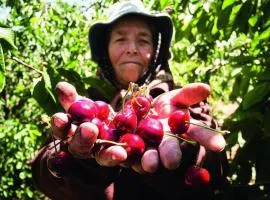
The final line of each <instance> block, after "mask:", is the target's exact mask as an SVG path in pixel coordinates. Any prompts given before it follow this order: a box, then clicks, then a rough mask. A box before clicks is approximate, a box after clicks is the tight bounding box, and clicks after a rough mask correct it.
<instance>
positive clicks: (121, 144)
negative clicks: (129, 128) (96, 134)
mask: <svg viewBox="0 0 270 200" xmlns="http://www.w3.org/2000/svg"><path fill="white" fill-rule="evenodd" d="M95 143H96V144H113V145H118V146H127V143H126V142H124V143H121V142H114V141H111V140H102V139H97V140H96V142H95Z"/></svg>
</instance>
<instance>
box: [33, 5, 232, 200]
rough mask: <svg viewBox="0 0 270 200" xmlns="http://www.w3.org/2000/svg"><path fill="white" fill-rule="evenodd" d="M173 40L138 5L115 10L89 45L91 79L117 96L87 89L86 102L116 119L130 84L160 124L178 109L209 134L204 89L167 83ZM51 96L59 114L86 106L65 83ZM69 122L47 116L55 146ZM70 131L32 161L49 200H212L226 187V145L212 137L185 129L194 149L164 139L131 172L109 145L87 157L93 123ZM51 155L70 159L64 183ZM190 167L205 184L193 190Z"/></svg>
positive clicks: (166, 26)
mask: <svg viewBox="0 0 270 200" xmlns="http://www.w3.org/2000/svg"><path fill="white" fill-rule="evenodd" d="M172 32H173V25H172V21H171V19H170V17H169V16H168V15H167V14H166V13H155V14H151V13H150V12H149V11H148V10H147V9H146V8H145V7H144V6H143V4H142V2H141V1H124V2H121V3H117V4H115V5H113V6H112V8H111V9H110V12H109V13H108V20H107V21H99V22H97V23H95V24H94V25H93V26H92V27H91V28H90V30H89V43H90V47H91V54H92V59H93V60H94V61H95V62H97V64H98V65H99V70H98V73H97V76H98V77H100V78H101V79H104V81H107V82H109V83H111V85H112V86H113V87H115V88H116V90H117V93H116V94H115V96H114V98H112V99H108V98H106V97H105V96H104V95H103V94H102V93H100V92H99V91H98V90H97V89H95V87H94V86H93V87H91V88H90V89H89V98H90V99H92V100H102V101H105V102H107V103H108V104H110V105H111V106H112V108H113V109H114V110H115V111H118V110H119V109H120V108H121V105H122V103H123V102H122V100H123V98H124V96H125V94H126V91H127V89H128V88H129V86H130V83H136V84H137V85H138V86H142V85H145V86H146V87H147V88H148V89H149V94H150V95H151V96H152V97H153V98H154V100H153V102H154V104H153V105H154V108H153V109H155V112H156V113H157V114H158V115H159V117H160V119H161V121H163V122H164V121H166V120H168V116H169V114H170V113H172V112H173V111H175V110H180V109H184V110H186V111H187V110H188V112H189V113H190V116H191V117H192V120H195V121H197V123H201V124H208V125H209V126H211V127H213V128H215V123H214V121H213V119H212V118H211V116H210V115H209V108H208V106H207V104H206V103H205V100H206V98H207V97H208V95H209V94H210V88H209V86H208V85H206V84H200V83H193V84H188V85H187V86H185V87H183V88H176V87H175V85H174V83H173V79H172V76H171V72H170V70H169V65H168V60H169V58H170V51H169V47H170V42H171V38H172ZM56 91H57V94H58V99H59V102H60V103H61V105H62V106H63V108H64V109H65V111H68V109H69V107H70V106H71V104H72V103H74V102H75V101H77V100H80V99H86V97H82V96H80V95H79V94H78V93H77V91H76V89H75V88H74V87H73V86H72V85H70V84H69V83H66V82H60V83H58V84H57V86H56ZM68 121H69V117H68V115H67V114H66V113H56V114H55V115H53V116H52V134H53V135H54V136H55V137H56V138H61V135H66V131H67V130H66V127H67V124H68ZM69 131H71V132H73V134H74V133H75V134H74V136H73V137H72V138H71V139H70V140H68V142H66V143H58V142H55V141H54V142H51V143H48V144H47V145H46V146H44V147H43V148H42V149H40V151H39V152H38V154H37V156H36V157H35V159H34V160H33V178H34V181H35V183H36V185H37V187H38V188H39V189H40V190H41V191H42V192H43V193H44V194H45V195H47V196H48V197H50V198H51V199H97V200H101V199H116V200H118V199H125V200H126V199H128V200H131V199H134V200H135V199H136V200H140V199H150V198H151V199H163V200H164V199H187V198H191V199H193V198H199V199H211V198H213V197H214V194H215V192H216V191H217V190H218V189H219V188H220V187H222V186H223V185H224V183H225V182H226V177H225V176H226V167H227V160H226V156H225V154H224V152H223V151H222V150H223V149H224V146H225V140H224V138H223V137H222V136H221V135H220V134H216V133H215V132H214V131H213V130H209V129H205V128H203V127H200V126H196V125H192V124H191V125H190V127H189V129H188V131H187V135H189V137H190V138H191V139H193V140H196V141H197V142H198V145H195V146H194V145H192V144H190V143H188V142H182V141H180V140H178V139H177V138H175V137H171V136H164V137H163V139H162V141H161V143H160V145H159V146H158V147H151V148H147V149H146V150H145V152H144V154H143V155H142V158H141V159H140V160H139V161H138V162H135V163H129V164H127V162H126V159H127V151H126V149H125V148H124V147H123V146H118V145H112V146H110V147H108V148H105V149H103V150H102V151H99V152H97V153H95V156H93V153H92V152H93V151H94V149H95V145H94V144H95V142H96V141H97V138H98V134H99V131H98V128H97V126H96V125H95V124H94V123H91V122H84V123H81V124H80V125H79V126H78V127H76V128H75V129H72V130H69ZM52 146H53V148H52ZM57 149H65V150H66V151H68V152H69V153H70V154H71V155H72V169H70V170H69V171H68V172H67V173H65V174H64V175H63V176H59V175H58V174H56V173H54V169H53V167H52V166H51V165H48V159H49V158H50V157H51V155H54V153H55V151H56V150H57ZM190 166H200V167H203V168H204V169H206V170H207V171H208V172H209V173H210V177H211V178H210V182H209V183H206V184H204V185H201V186H200V187H191V186H190V184H189V183H187V181H186V180H185V174H186V172H187V170H188V169H189V167H190Z"/></svg>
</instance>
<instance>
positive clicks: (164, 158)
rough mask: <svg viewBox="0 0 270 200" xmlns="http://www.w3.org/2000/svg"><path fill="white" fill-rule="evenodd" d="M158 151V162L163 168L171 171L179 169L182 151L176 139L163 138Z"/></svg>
mask: <svg viewBox="0 0 270 200" xmlns="http://www.w3.org/2000/svg"><path fill="white" fill-rule="evenodd" d="M158 150H159V156H160V160H161V162H162V164H163V166H164V167H165V168H167V169H169V170H173V169H176V168H177V167H179V165H180V163H181V159H182V151H181V149H180V143H179V140H178V139H177V138H174V137H170V136H164V138H163V140H162V142H161V143H160V145H159V148H158Z"/></svg>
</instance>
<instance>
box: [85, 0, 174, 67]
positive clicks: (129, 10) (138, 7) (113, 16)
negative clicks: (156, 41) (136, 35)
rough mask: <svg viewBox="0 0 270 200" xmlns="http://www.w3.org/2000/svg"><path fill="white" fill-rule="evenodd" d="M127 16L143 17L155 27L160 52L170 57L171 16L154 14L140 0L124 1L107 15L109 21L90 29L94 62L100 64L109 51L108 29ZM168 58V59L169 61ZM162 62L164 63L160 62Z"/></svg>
mask: <svg viewBox="0 0 270 200" xmlns="http://www.w3.org/2000/svg"><path fill="white" fill-rule="evenodd" d="M127 15H139V16H143V17H144V18H145V19H146V20H148V19H149V22H150V23H151V24H153V25H154V26H155V29H156V30H157V31H158V33H159V34H160V47H159V48H160V52H163V53H165V54H167V55H163V56H165V58H166V57H167V56H168V57H169V55H168V54H169V52H168V51H169V47H170V42H171V38H172V33H173V25H172V21H171V18H170V16H169V15H168V14H167V13H165V12H153V13H151V11H149V10H148V9H147V8H145V7H144V5H143V3H142V2H141V1H139V0H132V1H122V2H118V3H116V4H114V5H113V6H112V8H111V9H110V10H109V12H108V13H107V15H106V17H107V20H102V21H97V22H95V23H94V24H93V25H92V26H91V27H90V29H89V33H88V39H89V44H90V49H91V56H92V59H93V60H94V61H96V62H97V63H100V62H101V60H102V59H104V58H103V57H104V52H106V51H107V49H105V48H107V44H106V42H107V41H106V35H107V31H108V28H109V27H110V25H112V24H113V23H114V22H116V21H117V20H119V19H120V18H122V17H124V16H127ZM168 57H167V59H168ZM160 62H162V61H160Z"/></svg>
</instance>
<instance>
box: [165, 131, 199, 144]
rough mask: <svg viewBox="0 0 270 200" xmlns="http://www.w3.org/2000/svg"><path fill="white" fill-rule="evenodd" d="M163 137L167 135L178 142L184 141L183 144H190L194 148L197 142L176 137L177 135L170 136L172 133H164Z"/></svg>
mask: <svg viewBox="0 0 270 200" xmlns="http://www.w3.org/2000/svg"><path fill="white" fill-rule="evenodd" d="M165 135H168V136H171V137H175V138H177V139H178V140H183V141H185V142H187V143H189V144H192V145H194V146H195V145H196V144H197V142H195V141H191V140H187V139H185V138H183V137H180V136H177V135H175V134H172V133H169V132H165Z"/></svg>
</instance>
